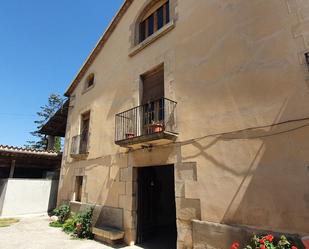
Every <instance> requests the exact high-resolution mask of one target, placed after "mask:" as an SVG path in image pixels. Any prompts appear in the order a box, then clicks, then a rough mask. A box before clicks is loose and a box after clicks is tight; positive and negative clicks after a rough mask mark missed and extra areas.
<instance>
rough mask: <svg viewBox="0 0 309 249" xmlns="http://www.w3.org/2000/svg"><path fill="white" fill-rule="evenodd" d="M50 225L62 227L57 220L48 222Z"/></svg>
mask: <svg viewBox="0 0 309 249" xmlns="http://www.w3.org/2000/svg"><path fill="white" fill-rule="evenodd" d="M49 226H50V227H62V224H61V223H60V222H59V221H53V222H51V223H49Z"/></svg>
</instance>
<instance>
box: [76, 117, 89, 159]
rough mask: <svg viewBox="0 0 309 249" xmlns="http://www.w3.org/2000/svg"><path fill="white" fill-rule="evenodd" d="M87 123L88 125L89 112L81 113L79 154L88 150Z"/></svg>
mask: <svg viewBox="0 0 309 249" xmlns="http://www.w3.org/2000/svg"><path fill="white" fill-rule="evenodd" d="M89 125H90V112H87V113H85V114H83V115H82V119H81V132H80V145H79V153H80V154H86V153H87V152H88V140H89Z"/></svg>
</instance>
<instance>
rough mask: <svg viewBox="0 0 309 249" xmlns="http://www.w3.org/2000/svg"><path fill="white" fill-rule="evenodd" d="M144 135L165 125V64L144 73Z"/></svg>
mask: <svg viewBox="0 0 309 249" xmlns="http://www.w3.org/2000/svg"><path fill="white" fill-rule="evenodd" d="M142 81H143V92H142V103H141V104H142V105H143V118H142V120H143V121H142V122H143V127H142V129H143V135H147V134H151V133H154V132H156V129H157V128H156V127H160V126H161V127H162V129H163V126H164V99H163V98H164V65H160V66H159V67H157V68H155V69H154V70H152V71H150V72H148V73H146V74H144V75H142Z"/></svg>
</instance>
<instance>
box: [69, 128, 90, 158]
mask: <svg viewBox="0 0 309 249" xmlns="http://www.w3.org/2000/svg"><path fill="white" fill-rule="evenodd" d="M89 136H90V134H89V133H84V134H81V135H78V136H75V137H72V143H71V157H73V158H82V157H86V156H87V155H88V153H89V143H88V141H89Z"/></svg>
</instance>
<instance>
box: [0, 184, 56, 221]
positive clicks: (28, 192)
mask: <svg viewBox="0 0 309 249" xmlns="http://www.w3.org/2000/svg"><path fill="white" fill-rule="evenodd" d="M57 188H58V181H55V180H45V179H38V180H36V179H9V180H7V185H6V191H3V195H4V198H0V207H1V205H3V206H2V213H0V215H1V216H2V217H11V216H19V215H30V214H41V213H46V212H48V211H50V210H52V209H53V208H54V207H55V205H56V198H57ZM1 199H3V200H2V203H1Z"/></svg>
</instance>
